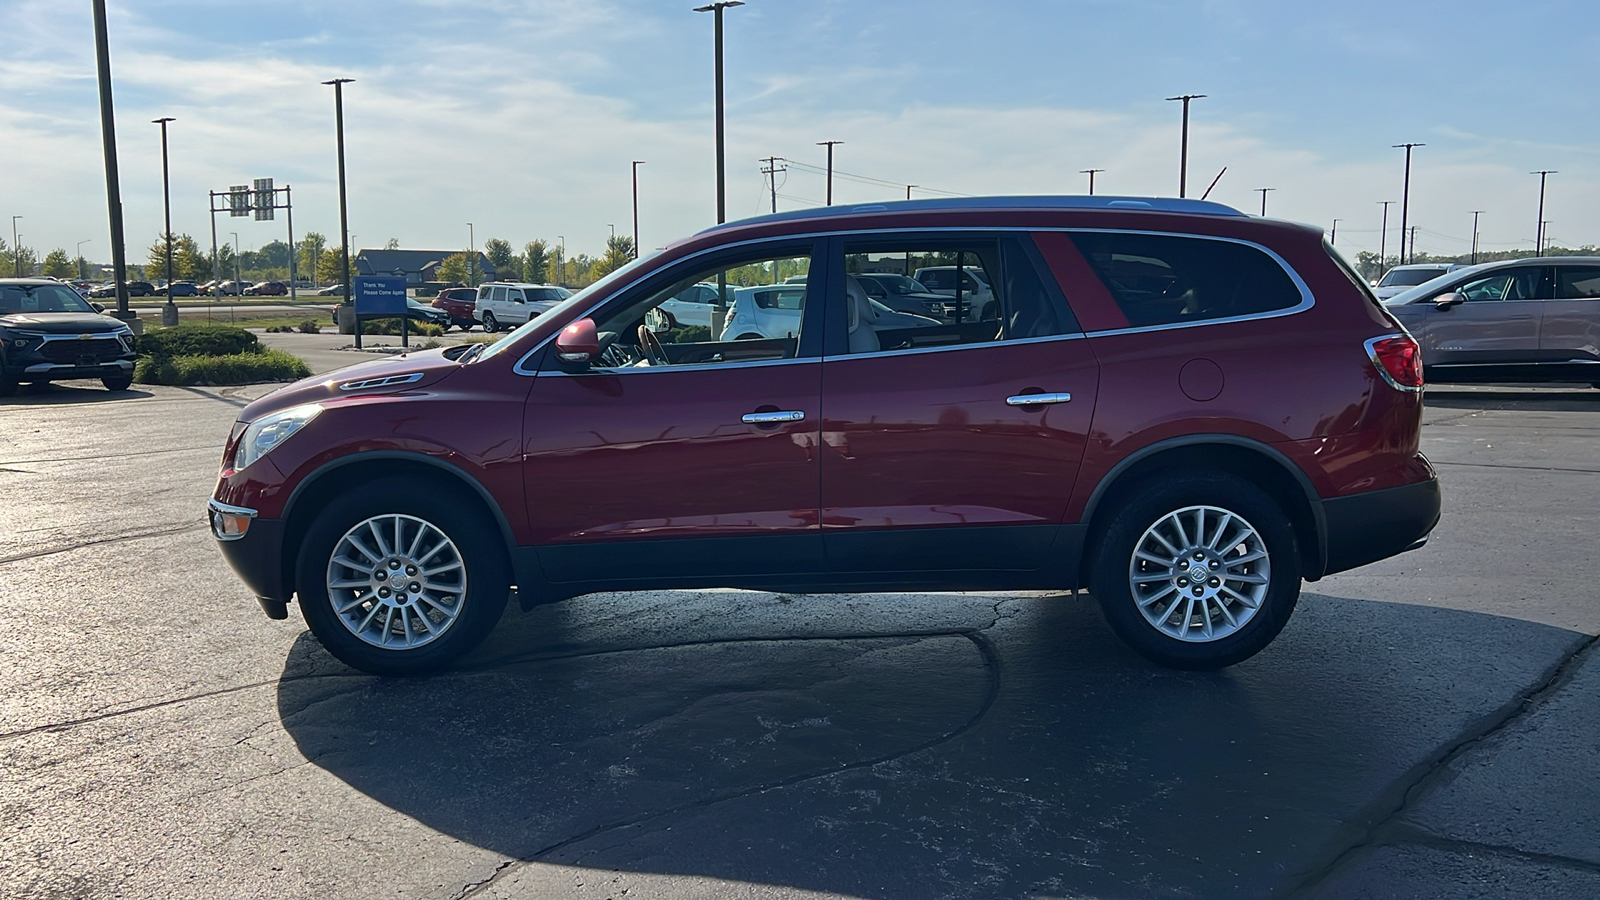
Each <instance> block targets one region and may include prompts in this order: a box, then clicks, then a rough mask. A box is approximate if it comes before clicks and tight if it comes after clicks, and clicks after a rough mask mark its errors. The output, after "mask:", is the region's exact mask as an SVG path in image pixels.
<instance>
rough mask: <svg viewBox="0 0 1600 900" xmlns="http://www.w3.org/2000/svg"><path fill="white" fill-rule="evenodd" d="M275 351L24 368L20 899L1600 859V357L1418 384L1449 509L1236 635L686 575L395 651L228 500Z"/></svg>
mask: <svg viewBox="0 0 1600 900" xmlns="http://www.w3.org/2000/svg"><path fill="white" fill-rule="evenodd" d="M270 337H272V338H275V339H276V338H286V339H290V340H299V341H302V342H303V343H309V341H308V340H303V339H309V338H314V337H317V336H289V335H273V336H270ZM332 337H333V336H328V338H327V339H326V340H327V342H328V343H329V344H330V346H328V347H326V348H323V347H320V345H319V346H318V347H317V348H314V349H316V350H317V352H318V353H321V354H327V355H326V356H325V358H324V357H318V359H319V360H321V361H319V362H315V363H314V367H316V368H319V369H325V368H327V367H329V366H330V365H332V364H335V363H337V362H338V361H340V360H343V359H349V358H351V357H352V355H351V354H349V353H348V352H347V351H337V350H334V349H333V346H334V345H333V343H332ZM346 340H348V339H346ZM297 352H298V351H297ZM341 354H343V355H341ZM269 389H270V388H269V387H267V386H254V387H246V388H222V389H218V388H168V387H146V388H137V387H136V389H135V390H133V391H130V392H127V393H126V394H124V395H120V396H112V395H109V394H107V393H106V392H104V391H102V390H100V389H99V387H98V385H89V384H88V383H67V384H64V385H57V386H53V387H51V388H49V389H47V390H25V391H23V392H22V393H21V394H20V395H19V396H17V397H15V398H10V399H7V400H0V497H3V498H4V499H3V500H0V609H3V610H4V611H5V613H6V615H5V621H6V623H7V625H8V626H9V627H6V628H4V629H0V831H3V833H4V840H3V841H0V896H7V897H10V896H16V897H164V898H168V897H173V898H176V897H208V898H209V897H274V898H284V897H416V898H457V897H469V896H470V897H522V896H539V897H547V896H548V897H582V898H616V897H623V896H627V897H666V898H678V897H717V898H756V897H759V898H802V897H803V898H820V897H866V898H897V900H898V898H908V900H909V898H927V897H971V898H988V897H1032V898H1068V897H1071V898H1081V897H1108V898H1111V897H1114V898H1127V897H1269V896H1278V897H1317V898H1343V897H1357V896H1369V897H1390V896H1393V897H1441V898H1443V897H1451V898H1456V897H1526V896H1540V897H1574V898H1577V897H1585V898H1588V897H1595V896H1600V782H1597V781H1596V780H1595V779H1594V777H1593V772H1594V771H1595V770H1596V768H1597V767H1600V717H1597V716H1596V715H1595V709H1596V700H1595V698H1596V696H1597V695H1600V661H1597V659H1596V657H1597V654H1600V650H1597V649H1596V646H1595V644H1596V635H1597V634H1600V596H1597V594H1596V591H1595V588H1594V585H1595V579H1594V578H1593V576H1592V575H1591V574H1590V573H1589V571H1588V566H1589V565H1592V564H1594V562H1593V561H1594V558H1595V547H1596V538H1595V535H1596V533H1597V530H1600V503H1597V500H1600V452H1597V449H1596V448H1597V446H1600V391H1597V390H1593V389H1581V390H1580V389H1571V390H1567V389H1561V388H1533V389H1497V388H1470V389H1442V390H1441V389H1437V388H1430V391H1429V395H1428V403H1429V411H1428V414H1427V425H1426V427H1425V428H1424V432H1423V435H1424V448H1425V450H1426V451H1427V452H1428V454H1429V455H1430V457H1431V458H1432V459H1433V460H1434V461H1435V462H1436V463H1437V464H1438V465H1439V469H1440V472H1441V477H1442V479H1443V481H1444V485H1445V490H1446V495H1445V503H1446V508H1445V518H1444V521H1443V523H1442V525H1441V526H1440V528H1439V529H1438V531H1436V532H1435V535H1434V538H1433V540H1432V542H1431V543H1430V544H1429V545H1428V546H1427V547H1425V548H1424V549H1422V550H1419V551H1417V552H1415V553H1412V554H1408V555H1404V556H1401V557H1397V558H1394V559H1391V560H1388V561H1385V562H1382V563H1379V564H1376V565H1373V566H1369V567H1367V568H1364V569H1360V570H1356V571H1354V572H1351V573H1347V574H1344V575H1340V576H1335V577H1332V578H1329V579H1326V580H1324V581H1322V582H1319V583H1317V584H1311V585H1307V587H1306V592H1305V594H1304V595H1303V597H1302V600H1301V602H1300V606H1299V609H1298V610H1297V612H1296V614H1295V617H1294V619H1293V620H1292V621H1291V622H1290V624H1289V626H1288V628H1287V629H1286V630H1285V631H1284V633H1283V635H1282V636H1281V637H1280V638H1279V639H1278V641H1277V642H1276V643H1275V644H1274V645H1273V646H1271V647H1269V648H1268V649H1267V650H1266V651H1265V652H1263V653H1262V654H1260V655H1259V656H1258V657H1256V658H1254V659H1252V660H1250V661H1248V662H1246V663H1244V664H1241V665H1239V666H1236V667H1234V668H1232V669H1230V670H1227V671H1225V672H1222V673H1216V674H1184V673H1175V672H1168V671H1162V670H1157V669H1154V668H1152V667H1151V666H1149V665H1148V664H1146V663H1144V662H1143V661H1142V660H1140V659H1139V658H1137V657H1135V656H1134V655H1133V654H1132V653H1131V652H1129V651H1127V650H1125V649H1124V648H1123V647H1122V646H1121V645H1120V644H1119V643H1118V642H1117V641H1116V640H1115V639H1114V638H1113V637H1112V635H1111V634H1110V632H1109V631H1108V630H1107V628H1106V627H1105V625H1104V624H1103V623H1102V621H1101V620H1100V617H1099V613H1098V611H1097V610H1096V609H1095V607H1094V604H1093V603H1092V601H1090V600H1089V599H1088V598H1087V597H1086V596H1085V595H1070V594H1028V595H979V594H940V595H904V594H883V595H847V596H820V595H798V596H797V595H773V594H763V593H753V592H733V591H696V592H651V593H632V594H602V595H590V596H586V597H581V598H578V599H575V600H571V601H567V602H564V603H560V604H555V605H551V606H546V607H540V608H538V609H536V610H534V611H533V612H531V613H521V612H518V611H516V609H515V608H514V606H513V607H512V608H511V609H510V610H509V611H508V612H507V613H506V617H505V619H504V620H502V622H501V623H500V625H499V627H498V629H497V630H496V632H495V633H494V635H493V636H492V637H491V638H490V640H489V642H488V643H487V644H486V645H485V646H484V647H483V648H481V649H480V650H478V651H476V652H475V653H474V654H473V655H472V656H470V657H469V658H468V660H467V662H466V663H465V664H464V665H462V666H460V667H459V668H458V669H457V670H456V671H455V672H453V673H451V674H449V675H446V676H442V677H437V678H432V679H425V680H385V679H379V678H374V677H370V676H366V675H362V674H359V673H356V672H354V671H353V670H350V669H347V668H345V667H344V666H342V665H341V664H339V663H338V662H336V661H335V660H333V659H332V658H331V657H330V656H328V655H327V654H326V653H324V652H323V651H322V650H321V648H320V647H319V646H318V645H317V644H316V642H315V641H314V640H312V639H311V638H310V636H309V634H307V633H306V632H305V630H304V627H303V624H302V623H301V622H300V620H299V617H298V613H297V612H293V611H292V612H291V617H290V619H289V620H288V621H285V622H273V621H269V620H268V619H266V618H265V617H264V616H263V615H262V614H261V612H260V610H259V609H258V607H257V606H256V604H255V602H254V601H253V599H252V598H251V597H250V595H249V594H248V592H246V591H245V589H244V588H243V587H242V585H241V584H240V583H239V582H238V580H237V579H236V578H235V577H233V575H232V573H231V572H229V571H228V569H227V567H226V566H225V564H224V563H223V561H222V559H221V556H220V555H219V554H218V552H217V550H216V548H215V547H214V545H213V541H212V539H211V537H210V535H209V534H208V533H207V530H206V526H205V522H204V516H203V505H204V502H205V498H206V496H207V495H208V493H209V491H210V489H211V487H212V485H213V482H214V479H215V475H216V465H217V461H218V457H219V455H220V452H221V446H222V441H223V439H224V437H225V436H226V434H227V432H228V429H229V425H230V423H231V422H232V420H233V418H234V416H235V415H236V413H237V412H238V409H239V408H240V407H241V406H243V405H244V403H246V402H248V400H249V399H250V398H252V397H255V396H259V395H260V394H261V393H264V392H265V391H267V390H269Z"/></svg>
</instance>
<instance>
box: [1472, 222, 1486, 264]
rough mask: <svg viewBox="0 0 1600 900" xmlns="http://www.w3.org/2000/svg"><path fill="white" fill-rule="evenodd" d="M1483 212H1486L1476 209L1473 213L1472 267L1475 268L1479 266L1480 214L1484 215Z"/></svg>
mask: <svg viewBox="0 0 1600 900" xmlns="http://www.w3.org/2000/svg"><path fill="white" fill-rule="evenodd" d="M1483 212H1484V210H1481V209H1475V210H1473V211H1472V263H1471V265H1474V266H1475V265H1477V264H1478V216H1479V215H1480V214H1482V213H1483Z"/></svg>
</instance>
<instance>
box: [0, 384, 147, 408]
mask: <svg viewBox="0 0 1600 900" xmlns="http://www.w3.org/2000/svg"><path fill="white" fill-rule="evenodd" d="M91 384H92V385H93V386H91ZM152 396H154V395H153V394H151V393H150V392H149V391H146V390H141V389H139V388H130V389H129V390H125V391H108V390H106V389H105V388H104V387H101V386H100V384H99V383H97V382H87V381H86V382H82V383H81V385H80V384H79V383H74V382H67V383H62V382H58V381H47V382H44V383H42V384H22V385H18V387H17V392H16V394H14V395H12V396H10V397H0V406H45V405H51V406H59V405H61V404H66V403H115V402H117V401H119V400H142V399H145V398H147V397H152Z"/></svg>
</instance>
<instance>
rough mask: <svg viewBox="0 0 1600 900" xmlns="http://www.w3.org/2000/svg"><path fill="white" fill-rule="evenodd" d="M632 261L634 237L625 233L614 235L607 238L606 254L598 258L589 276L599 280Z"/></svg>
mask: <svg viewBox="0 0 1600 900" xmlns="http://www.w3.org/2000/svg"><path fill="white" fill-rule="evenodd" d="M632 261H633V238H631V237H629V236H628V235H625V234H618V235H613V236H612V237H611V238H609V239H607V240H606V254H605V255H604V256H602V257H600V258H599V259H598V260H596V261H595V263H594V265H593V266H592V267H591V269H590V270H589V273H588V274H589V278H590V280H591V281H598V280H599V279H601V278H604V277H605V276H607V275H609V274H611V273H612V272H615V271H616V270H618V269H620V268H622V267H623V266H625V265H627V264H628V263H630V262H632Z"/></svg>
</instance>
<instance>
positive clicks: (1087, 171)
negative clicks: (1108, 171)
mask: <svg viewBox="0 0 1600 900" xmlns="http://www.w3.org/2000/svg"><path fill="white" fill-rule="evenodd" d="M1104 171H1105V169H1079V170H1078V174H1079V175H1087V176H1089V196H1091V197H1093V196H1094V173H1096V172H1104Z"/></svg>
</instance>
